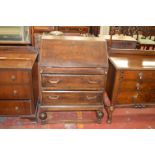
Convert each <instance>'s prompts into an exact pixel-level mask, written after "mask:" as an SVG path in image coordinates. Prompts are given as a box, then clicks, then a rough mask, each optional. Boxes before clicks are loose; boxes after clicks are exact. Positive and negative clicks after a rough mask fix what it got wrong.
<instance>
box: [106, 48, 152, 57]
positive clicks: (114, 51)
mask: <svg viewBox="0 0 155 155" xmlns="http://www.w3.org/2000/svg"><path fill="white" fill-rule="evenodd" d="M108 52H109V54H133V55H145V56H149V55H153V56H155V51H153V50H152V51H149V50H139V49H116V48H109V49H108Z"/></svg>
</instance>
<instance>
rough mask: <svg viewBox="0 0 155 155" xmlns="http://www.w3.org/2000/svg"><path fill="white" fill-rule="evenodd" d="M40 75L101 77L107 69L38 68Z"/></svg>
mask: <svg viewBox="0 0 155 155" xmlns="http://www.w3.org/2000/svg"><path fill="white" fill-rule="evenodd" d="M40 73H42V74H43V73H50V74H52V73H55V74H76V75H93V74H94V75H101V74H103V75H104V74H107V68H102V67H98V68H85V67H82V68H77V67H71V68H69V67H66V68H64V67H61V68H60V67H59V68H55V67H54V68H53V67H44V66H40Z"/></svg>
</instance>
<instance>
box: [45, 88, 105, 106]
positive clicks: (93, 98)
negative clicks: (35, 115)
mask: <svg viewBox="0 0 155 155" xmlns="http://www.w3.org/2000/svg"><path fill="white" fill-rule="evenodd" d="M42 93H43V105H81V104H82V105H93V104H94V105H96V104H101V105H102V103H103V92H102V91H43V92H42Z"/></svg>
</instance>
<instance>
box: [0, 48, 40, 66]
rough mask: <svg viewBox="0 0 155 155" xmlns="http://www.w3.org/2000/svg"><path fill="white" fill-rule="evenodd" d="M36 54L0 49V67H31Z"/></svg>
mask: <svg viewBox="0 0 155 155" xmlns="http://www.w3.org/2000/svg"><path fill="white" fill-rule="evenodd" d="M36 57H37V54H36V53H34V52H32V53H28V52H22V53H20V52H17V53H16V52H2V51H0V69H32V67H33V64H34V62H35V60H36Z"/></svg>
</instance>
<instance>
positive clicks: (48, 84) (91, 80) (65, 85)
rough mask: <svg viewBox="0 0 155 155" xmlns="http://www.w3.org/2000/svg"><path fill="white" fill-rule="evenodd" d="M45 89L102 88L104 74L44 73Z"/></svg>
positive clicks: (43, 84)
mask: <svg viewBox="0 0 155 155" xmlns="http://www.w3.org/2000/svg"><path fill="white" fill-rule="evenodd" d="M41 78H42V87H43V89H44V90H102V89H103V87H104V84H105V83H104V81H105V76H104V75H53V74H42V77H41Z"/></svg>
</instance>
